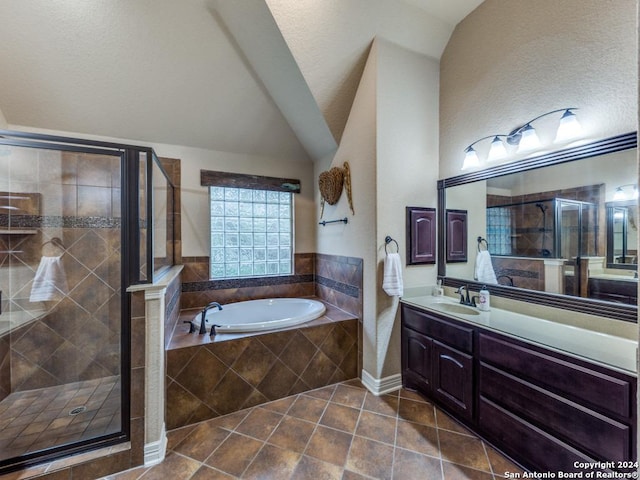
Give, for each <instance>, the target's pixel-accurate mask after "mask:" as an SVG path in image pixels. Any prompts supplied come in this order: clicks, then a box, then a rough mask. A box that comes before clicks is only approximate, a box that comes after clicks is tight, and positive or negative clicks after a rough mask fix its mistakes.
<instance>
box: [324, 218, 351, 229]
mask: <svg viewBox="0 0 640 480" xmlns="http://www.w3.org/2000/svg"><path fill="white" fill-rule="evenodd" d="M338 222H342V223H344V224H347V223H349V219H348V218H347V217H344V218H340V219H338V220H323V221H321V222H318V225H322V226H323V227H324V226H325V225H327V224H329V223H338Z"/></svg>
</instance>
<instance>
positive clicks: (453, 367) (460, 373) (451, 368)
mask: <svg viewBox="0 0 640 480" xmlns="http://www.w3.org/2000/svg"><path fill="white" fill-rule="evenodd" d="M433 358H434V360H433V380H432V390H433V396H434V397H435V398H436V399H438V400H440V402H441V403H443V404H445V405H447V406H448V407H449V408H450V409H451V410H453V411H454V412H456V413H458V414H459V415H460V416H462V417H464V418H466V419H469V420H470V419H471V418H472V415H473V398H472V395H473V357H472V356H471V355H467V354H465V353H462V352H459V351H458V350H455V349H453V348H450V347H448V346H446V345H444V344H442V343H440V342H438V341H436V340H434V341H433Z"/></svg>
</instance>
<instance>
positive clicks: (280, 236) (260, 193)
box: [209, 187, 293, 280]
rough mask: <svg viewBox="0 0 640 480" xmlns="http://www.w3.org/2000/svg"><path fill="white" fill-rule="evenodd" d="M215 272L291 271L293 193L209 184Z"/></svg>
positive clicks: (233, 274) (219, 274) (258, 274)
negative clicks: (210, 185)
mask: <svg viewBox="0 0 640 480" xmlns="http://www.w3.org/2000/svg"><path fill="white" fill-rule="evenodd" d="M209 199H210V205H211V272H210V273H211V278H212V279H213V280H219V279H224V278H238V277H265V276H277V275H291V274H292V271H293V268H292V257H293V228H292V219H293V196H292V194H291V193H289V192H275V191H270V190H253V189H246V188H232V187H209Z"/></svg>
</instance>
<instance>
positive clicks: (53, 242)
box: [40, 237, 67, 250]
mask: <svg viewBox="0 0 640 480" xmlns="http://www.w3.org/2000/svg"><path fill="white" fill-rule="evenodd" d="M48 244H51V245H53V246H54V247H58V248H59V249H61V250H66V249H67V248H66V247H65V246H64V243H62V240H60V238H59V237H53V238H52V239H51V240H48V241H46V242H44V243H43V244H42V246H41V247H40V248H42V247H44V246H45V245H48Z"/></svg>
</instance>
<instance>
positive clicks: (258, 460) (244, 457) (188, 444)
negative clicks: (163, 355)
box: [105, 380, 522, 480]
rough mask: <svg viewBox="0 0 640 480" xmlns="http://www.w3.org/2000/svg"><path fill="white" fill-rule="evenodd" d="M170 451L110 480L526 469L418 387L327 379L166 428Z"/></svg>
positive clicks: (429, 476) (492, 474)
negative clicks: (381, 391) (380, 389)
mask: <svg viewBox="0 0 640 480" xmlns="http://www.w3.org/2000/svg"><path fill="white" fill-rule="evenodd" d="M168 440H169V444H168V450H167V456H166V459H165V460H164V461H163V462H162V463H160V464H158V465H156V466H153V467H150V468H149V467H139V468H137V469H133V470H129V471H127V472H123V473H120V474H116V475H112V476H109V477H106V478H105V480H164V479H171V480H205V479H206V480H213V479H234V478H247V479H264V480H269V479H274V480H276V479H277V480H284V479H313V480H319V479H327V480H329V479H343V480H356V479H365V478H369V479H371V478H374V479H398V480H411V479H421V480H442V479H446V480H462V479H472V480H498V479H500V478H501V477H502V476H503V475H504V474H505V472H520V473H522V470H520V469H519V468H518V467H516V466H515V465H514V464H512V463H511V462H509V461H508V460H507V459H505V458H504V457H502V456H501V455H500V454H498V453H497V452H496V451H495V450H494V449H492V448H491V447H490V446H489V445H487V444H485V443H484V442H483V441H481V440H480V439H479V438H478V437H476V436H475V435H474V434H472V433H471V432H469V431H468V430H467V429H465V428H464V427H462V426H460V425H459V424H457V423H456V422H455V421H453V420H452V419H451V418H450V417H449V416H447V415H446V414H445V413H444V412H443V411H442V410H440V409H439V408H437V407H434V406H433V405H432V404H430V403H428V402H427V401H425V400H424V399H423V398H422V397H420V396H419V395H417V394H415V393H413V392H410V391H407V390H404V389H403V390H400V391H398V392H395V393H392V394H389V395H384V396H381V397H376V396H374V395H372V394H371V393H370V392H368V391H367V390H366V389H365V388H364V387H363V386H362V384H361V383H360V382H359V381H356V380H351V381H348V382H343V383H339V384H336V385H331V386H329V387H323V388H320V389H317V390H312V391H309V392H305V393H301V394H298V395H293V396H290V397H287V398H284V399H281V400H276V401H273V402H270V403H266V404H263V405H259V406H257V407H253V408H249V409H246V410H242V411H240V412H235V413H232V414H229V415H226V416H223V417H218V418H215V419H213V420H208V421H205V422H201V423H198V424H196V425H190V426H187V427H183V428H180V429H176V430H173V431H170V432H169V433H168Z"/></svg>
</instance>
